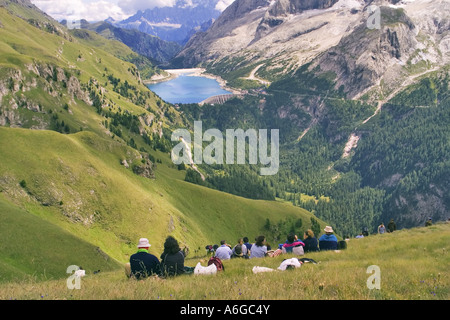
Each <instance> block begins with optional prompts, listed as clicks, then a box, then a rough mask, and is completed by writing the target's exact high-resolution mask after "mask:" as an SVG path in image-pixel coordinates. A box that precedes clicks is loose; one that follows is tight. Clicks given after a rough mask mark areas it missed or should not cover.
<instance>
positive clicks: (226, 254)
mask: <svg viewBox="0 0 450 320" xmlns="http://www.w3.org/2000/svg"><path fill="white" fill-rule="evenodd" d="M232 254H233V251H232V250H231V248H230V246H229V245H228V244H227V242H226V241H225V240H222V241H220V247H219V248H217V250H216V254H215V257H217V258H219V259H220V260H229V259H231V255H232Z"/></svg>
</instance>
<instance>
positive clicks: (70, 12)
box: [31, 0, 129, 21]
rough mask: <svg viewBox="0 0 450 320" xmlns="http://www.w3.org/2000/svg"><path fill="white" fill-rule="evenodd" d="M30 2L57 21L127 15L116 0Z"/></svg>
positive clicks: (36, 0) (120, 17) (91, 19)
mask: <svg viewBox="0 0 450 320" xmlns="http://www.w3.org/2000/svg"><path fill="white" fill-rule="evenodd" d="M31 2H32V3H33V4H34V5H36V6H37V7H38V8H39V9H41V10H42V11H44V12H45V13H47V14H48V15H50V16H51V17H53V18H54V19H56V20H58V21H60V20H63V19H66V20H79V19H86V20H88V21H101V20H105V19H107V18H108V17H112V18H114V19H115V20H123V19H125V18H127V17H128V16H129V15H128V14H126V13H125V12H124V11H123V10H122V8H120V7H119V6H118V5H117V3H116V2H117V1H111V0H109V1H107V0H100V1H89V0H31Z"/></svg>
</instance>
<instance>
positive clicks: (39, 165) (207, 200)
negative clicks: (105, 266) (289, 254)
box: [0, 128, 324, 280]
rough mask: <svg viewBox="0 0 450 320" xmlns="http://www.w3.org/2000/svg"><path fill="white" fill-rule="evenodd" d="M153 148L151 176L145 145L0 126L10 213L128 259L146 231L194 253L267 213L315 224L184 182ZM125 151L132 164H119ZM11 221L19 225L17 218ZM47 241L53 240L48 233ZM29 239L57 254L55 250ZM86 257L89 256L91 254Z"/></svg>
mask: <svg viewBox="0 0 450 320" xmlns="http://www.w3.org/2000/svg"><path fill="white" fill-rule="evenodd" d="M11 146H14V147H11ZM154 156H155V157H158V158H160V159H162V160H161V163H158V166H157V168H156V171H155V175H156V177H155V179H149V178H145V177H142V176H139V175H136V174H135V173H134V172H133V170H132V168H133V166H137V165H140V164H142V159H141V157H144V158H143V159H145V157H146V154H145V153H140V152H138V151H137V150H135V149H132V148H130V147H128V146H125V145H123V144H121V143H119V142H115V141H112V140H106V139H102V138H100V137H99V136H97V135H96V134H95V133H92V132H87V131H84V132H80V133H77V134H71V135H63V134H59V133H57V132H53V131H35V130H27V129H14V128H0V160H1V166H0V191H1V192H0V194H1V195H2V197H3V198H4V199H8V200H9V201H10V202H12V203H13V204H14V205H15V206H13V205H9V206H8V207H7V208H6V209H7V212H8V214H10V215H12V214H13V212H9V211H10V210H19V211H20V212H25V213H28V214H31V215H34V216H35V219H38V218H39V219H41V220H42V221H43V222H42V223H44V222H45V223H47V224H51V225H53V226H55V227H56V226H58V227H59V228H61V229H63V230H65V231H67V232H69V233H71V234H72V235H74V236H76V237H77V238H80V239H82V240H84V241H86V242H88V243H90V244H92V245H93V246H97V247H100V249H101V250H102V251H104V252H105V253H106V254H108V255H109V256H110V257H112V258H113V259H114V260H116V261H119V262H124V261H127V260H128V257H129V255H130V254H132V253H133V252H134V251H135V246H136V242H137V241H138V239H139V238H140V237H142V236H145V237H148V238H149V239H150V243H152V244H153V246H152V248H153V249H154V250H156V251H159V252H160V253H161V251H162V245H163V242H164V239H165V237H167V236H168V235H169V234H172V235H174V236H175V237H176V238H177V239H178V240H179V241H180V242H181V243H183V244H185V245H188V246H189V247H190V249H191V252H192V254H194V255H197V254H200V253H203V251H204V249H203V248H204V246H205V245H206V244H210V243H218V242H220V240H221V239H223V238H225V239H228V241H229V242H231V243H233V242H234V241H236V239H237V238H238V237H243V236H249V237H250V238H251V239H252V238H254V237H256V236H258V235H259V234H260V233H263V232H264V231H265V230H264V224H265V222H266V219H270V221H272V222H273V223H277V222H279V221H284V220H286V219H288V218H289V219H292V221H296V220H298V219H301V220H302V221H303V228H307V227H308V226H310V224H311V222H310V218H311V217H313V216H312V214H310V213H309V212H307V211H305V210H302V209H299V208H295V207H293V206H292V205H290V204H284V203H281V202H275V201H253V200H249V199H244V198H240V197H237V196H233V195H230V194H226V193H222V192H218V191H215V190H211V189H208V188H204V187H201V186H197V185H194V184H190V183H187V182H184V181H183V179H184V172H183V171H179V170H177V169H175V168H173V167H174V166H173V165H172V164H171V163H170V159H169V158H168V156H167V155H164V154H162V153H160V152H154ZM125 159H126V160H127V162H128V163H129V164H130V167H129V168H128V169H127V168H126V167H125V166H123V165H122V164H121V162H122V161H123V160H125ZM2 214H3V213H2ZM320 223H321V226H323V225H324V223H323V222H320ZM7 226H8V228H10V229H11V230H15V225H14V224H8V225H7ZM38 230H39V229H38V228H36V229H35V230H34V231H33V232H38ZM30 232H31V231H30ZM30 236H31V235H30ZM0 238H1V239H0V242H2V243H3V242H6V243H8V242H11V241H13V240H14V239H13V238H12V237H11V234H9V233H3V232H2V233H1V234H0ZM40 245H41V246H42V244H40ZM48 245H49V246H53V245H55V244H54V243H53V242H52V241H50V239H49V243H48ZM31 246H32V247H31V248H32V249H33V250H36V251H38V252H47V253H46V254H45V255H48V257H49V258H50V259H52V250H49V251H46V250H43V249H42V248H40V247H37V246H35V244H34V243H31ZM5 250H7V251H8V249H5ZM7 253H8V254H11V252H7ZM15 254H18V255H19V256H21V253H15ZM67 254H68V256H70V252H67ZM20 259H25V260H26V259H29V257H27V256H26V255H25V256H23V257H22V256H21V257H20ZM85 259H87V262H86V263H85V264H87V263H88V262H89V260H90V258H89V257H85ZM6 261H9V260H6ZM28 263H30V262H28ZM92 263H94V261H92ZM5 264H6V265H7V264H8V263H6V262H4V263H3V264H2V265H3V266H5ZM59 267H61V268H65V267H67V266H58V268H59ZM2 268H3V267H2ZM5 268H7V267H5ZM64 270H65V269H64ZM36 272H37V271H36ZM3 280H5V279H3Z"/></svg>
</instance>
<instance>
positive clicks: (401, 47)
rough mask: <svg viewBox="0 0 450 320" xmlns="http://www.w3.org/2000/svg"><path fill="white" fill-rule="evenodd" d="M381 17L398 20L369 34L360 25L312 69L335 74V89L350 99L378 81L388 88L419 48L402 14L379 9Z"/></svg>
mask: <svg viewBox="0 0 450 320" xmlns="http://www.w3.org/2000/svg"><path fill="white" fill-rule="evenodd" d="M382 15H383V16H385V17H393V16H394V15H395V16H398V17H397V18H396V23H395V24H387V25H383V26H382V27H381V29H374V30H369V29H368V28H367V26H366V24H365V23H361V24H360V25H359V26H358V27H357V28H356V29H355V30H354V31H353V32H352V33H351V34H349V35H348V36H346V37H344V38H343V39H342V40H341V41H340V43H339V44H338V45H337V46H335V47H333V48H330V49H329V50H327V51H326V52H324V53H323V54H321V56H320V57H319V58H318V59H317V60H315V61H314V63H313V64H312V66H311V68H316V67H319V68H320V70H321V72H333V73H334V74H336V89H337V88H340V87H341V86H343V87H344V92H345V93H346V94H347V97H349V98H351V97H354V96H356V95H357V94H359V93H360V92H362V91H364V90H366V89H367V88H370V87H372V86H373V85H375V84H377V83H379V81H380V80H381V78H384V79H385V81H387V82H388V83H387V84H389V82H390V81H395V80H396V79H398V76H399V75H401V74H402V73H403V71H402V66H403V65H405V64H406V63H407V61H408V60H409V58H410V57H411V55H412V54H413V53H414V52H415V50H416V49H417V48H418V46H419V43H418V41H417V40H416V37H415V35H416V32H417V31H416V30H415V27H414V24H413V23H412V21H411V20H410V19H409V18H408V17H407V16H406V15H405V14H404V13H403V12H398V11H397V10H396V9H391V8H386V7H382Z"/></svg>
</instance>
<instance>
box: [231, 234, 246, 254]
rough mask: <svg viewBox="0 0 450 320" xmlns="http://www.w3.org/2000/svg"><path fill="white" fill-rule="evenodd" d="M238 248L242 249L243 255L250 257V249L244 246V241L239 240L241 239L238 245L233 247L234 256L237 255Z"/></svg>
mask: <svg viewBox="0 0 450 320" xmlns="http://www.w3.org/2000/svg"><path fill="white" fill-rule="evenodd" d="M238 246H239V247H240V249H241V253H242V255H244V256H247V255H248V249H247V246H246V245H244V239H242V238H239V239H238V243H237V244H236V245H235V246H234V247H233V249H232V250H231V251H232V252H233V254H234V253H235V251H236V248H237V247H238Z"/></svg>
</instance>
